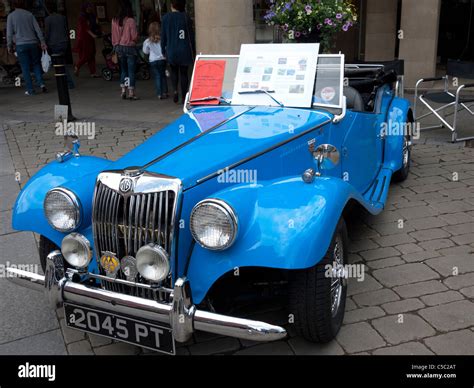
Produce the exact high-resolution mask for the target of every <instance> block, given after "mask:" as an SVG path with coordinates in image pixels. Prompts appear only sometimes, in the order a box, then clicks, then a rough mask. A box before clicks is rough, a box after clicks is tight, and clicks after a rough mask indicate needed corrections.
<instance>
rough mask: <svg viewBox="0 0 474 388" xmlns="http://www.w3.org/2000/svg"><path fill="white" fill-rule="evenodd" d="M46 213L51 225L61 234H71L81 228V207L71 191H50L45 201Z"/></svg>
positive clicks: (60, 189)
mask: <svg viewBox="0 0 474 388" xmlns="http://www.w3.org/2000/svg"><path fill="white" fill-rule="evenodd" d="M44 213H45V215H46V219H47V220H48V222H49V224H50V225H51V226H52V227H53V228H54V229H56V230H57V231H59V232H71V231H73V230H74V229H76V228H77V227H78V226H79V222H80V218H81V206H80V203H79V200H78V199H77V197H76V195H75V194H74V193H73V192H72V191H69V190H66V189H63V188H58V189H53V190H50V191H49V192H48V193H47V194H46V198H45V199H44Z"/></svg>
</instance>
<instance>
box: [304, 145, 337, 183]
mask: <svg viewBox="0 0 474 388" xmlns="http://www.w3.org/2000/svg"><path fill="white" fill-rule="evenodd" d="M312 153H313V158H314V160H315V161H316V163H317V165H318V171H315V170H314V169H313V168H309V169H308V170H306V171H305V172H304V173H303V176H302V179H303V182H305V183H312V182H313V181H314V178H315V177H319V176H321V171H324V170H332V169H333V168H336V166H337V165H338V164H339V161H340V160H341V155H340V153H339V150H338V149H337V148H336V147H334V146H333V145H331V144H322V145H320V146H319V147H318V148H316V149H315V150H314V151H313V152H312Z"/></svg>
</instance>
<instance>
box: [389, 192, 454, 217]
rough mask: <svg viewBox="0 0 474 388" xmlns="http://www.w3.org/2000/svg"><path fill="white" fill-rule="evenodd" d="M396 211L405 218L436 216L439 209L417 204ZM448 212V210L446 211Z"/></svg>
mask: <svg viewBox="0 0 474 388" xmlns="http://www.w3.org/2000/svg"><path fill="white" fill-rule="evenodd" d="M435 191H436V190H435ZM398 212H399V213H400V214H401V215H402V216H403V217H404V218H405V219H407V220H414V219H417V218H425V217H432V216H437V215H438V214H439V211H438V210H436V209H433V208H432V207H430V206H419V207H415V208H409V209H399V210H398ZM446 213H450V212H446Z"/></svg>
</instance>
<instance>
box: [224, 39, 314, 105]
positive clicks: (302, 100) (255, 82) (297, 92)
mask: <svg viewBox="0 0 474 388" xmlns="http://www.w3.org/2000/svg"><path fill="white" fill-rule="evenodd" d="M318 53H319V43H314V44H312V43H311V44H244V45H242V47H241V50H240V59H239V66H238V69H237V76H236V79H235V85H234V92H233V97H232V103H233V104H236V105H270V106H279V103H281V104H283V105H284V106H289V107H302V108H309V107H311V104H312V101H313V89H314V81H315V77H316V66H317V62H318ZM263 91H266V92H268V93H269V94H270V96H269V95H268V94H266V93H264V92H263ZM272 97H273V98H272ZM274 99H275V100H277V101H278V102H277V101H275V100H274Z"/></svg>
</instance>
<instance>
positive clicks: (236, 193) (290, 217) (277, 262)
mask: <svg viewBox="0 0 474 388" xmlns="http://www.w3.org/2000/svg"><path fill="white" fill-rule="evenodd" d="M213 198H219V199H222V200H224V201H226V202H227V203H228V204H229V205H231V206H232V207H233V208H234V210H235V212H236V214H237V216H238V219H239V230H238V235H237V238H236V241H235V243H234V245H233V246H232V247H230V248H229V249H227V250H225V251H221V252H219V251H210V250H207V249H205V248H202V247H201V246H199V245H197V244H196V245H195V247H194V250H193V253H192V255H191V258H190V263H189V270H188V274H187V276H188V279H189V280H190V283H191V287H192V292H193V298H194V300H195V301H196V302H197V303H200V302H201V301H202V299H203V298H204V297H205V295H206V293H207V292H208V290H209V289H210V288H211V286H212V285H213V284H214V282H215V281H216V280H218V279H219V278H220V277H221V276H222V275H224V274H226V273H227V272H229V271H231V270H233V269H235V268H241V267H267V268H279V269H304V268H309V267H312V266H314V265H315V264H317V263H318V262H319V261H320V260H321V259H322V258H323V256H324V255H325V253H326V251H327V249H328V247H329V244H330V242H331V239H332V236H333V233H334V231H335V229H336V226H337V223H338V221H339V219H340V217H341V215H342V212H343V210H344V208H345V206H346V204H347V203H348V201H349V200H350V199H355V200H357V201H358V202H360V203H362V204H363V205H364V206H367V204H366V203H364V200H363V199H362V198H361V197H360V195H359V194H358V193H357V192H356V191H355V190H354V188H353V187H352V186H351V185H350V184H349V183H347V182H344V181H343V180H341V179H339V178H318V179H316V180H315V182H314V183H313V184H306V183H304V182H303V181H302V179H301V178H300V177H290V178H287V179H286V180H278V181H269V182H264V183H262V184H259V185H253V186H252V185H241V186H236V187H233V188H231V189H229V190H224V191H221V192H219V193H216V194H215V195H214V196H213Z"/></svg>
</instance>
